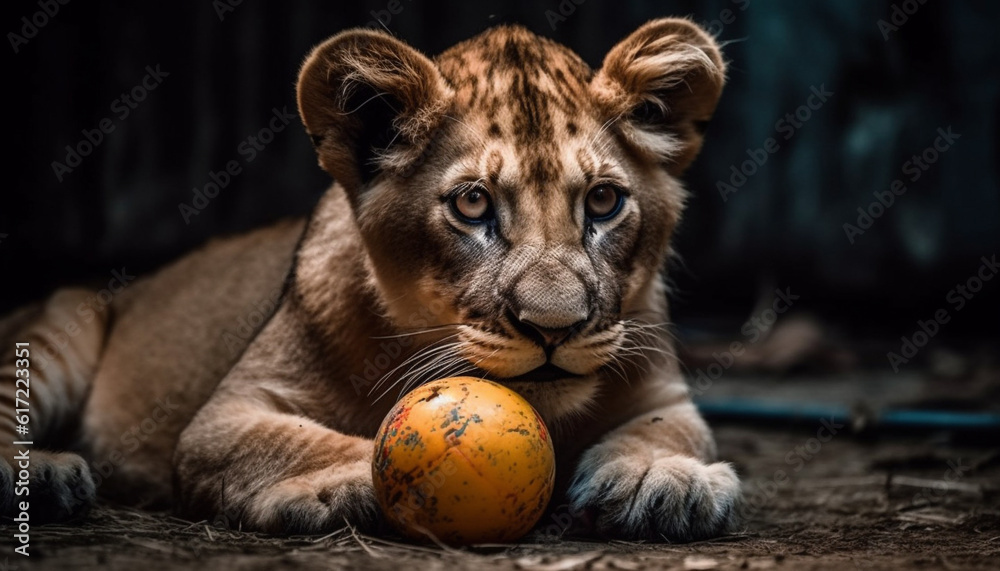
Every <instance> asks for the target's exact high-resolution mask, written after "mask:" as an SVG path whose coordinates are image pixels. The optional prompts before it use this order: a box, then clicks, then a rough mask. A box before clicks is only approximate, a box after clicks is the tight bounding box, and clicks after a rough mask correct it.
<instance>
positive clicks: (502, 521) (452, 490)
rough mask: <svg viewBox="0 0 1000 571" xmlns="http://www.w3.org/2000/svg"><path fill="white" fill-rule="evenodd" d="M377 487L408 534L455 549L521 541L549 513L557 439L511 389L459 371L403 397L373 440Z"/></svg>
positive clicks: (391, 517)
mask: <svg viewBox="0 0 1000 571" xmlns="http://www.w3.org/2000/svg"><path fill="white" fill-rule="evenodd" d="M372 476H373V479H374V482H375V492H376V495H377V496H378V500H379V503H380V504H381V506H382V510H383V511H384V512H385V514H386V517H387V518H388V520H389V521H390V522H391V523H392V524H393V526H394V527H396V528H397V529H398V530H399V531H400V532H401V533H403V534H404V535H407V536H410V537H413V538H425V537H426V532H430V533H431V534H433V536H434V537H435V538H437V539H439V540H441V541H444V542H446V543H450V544H454V545H462V544H471V543H494V542H508V541H514V540H516V539H518V538H520V537H521V536H522V535H524V534H525V533H527V532H528V531H529V530H530V529H531V528H532V527H533V526H534V525H535V523H536V522H537V521H538V518H540V517H541V515H542V513H543V512H544V511H545V507H546V506H547V504H548V502H549V499H550V498H551V497H552V487H553V485H554V482H555V453H554V451H553V449H552V440H551V438H550V437H549V433H548V430H547V429H546V428H545V424H544V423H543V422H542V419H541V418H540V417H539V416H538V413H537V412H535V409H533V408H532V407H531V405H530V404H528V402H527V401H526V400H524V398H522V397H521V396H520V395H518V394H517V393H515V392H514V391H512V390H510V389H508V388H507V387H504V386H502V385H499V384H497V383H493V382H490V381H486V380H483V379H477V378H473V377H453V378H448V379H440V380H437V381H433V382H431V383H427V384H426V385H423V386H421V387H419V388H417V389H414V390H413V391H412V392H410V393H409V394H407V395H405V396H404V397H403V398H402V399H401V400H400V401H399V402H398V403H396V406H394V407H393V409H392V410H391V411H390V412H389V414H388V415H387V416H386V418H385V420H384V421H383V422H382V426H381V428H380V429H379V432H378V435H377V436H376V437H375V456H374V460H373V462H372Z"/></svg>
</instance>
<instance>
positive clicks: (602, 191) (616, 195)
mask: <svg viewBox="0 0 1000 571" xmlns="http://www.w3.org/2000/svg"><path fill="white" fill-rule="evenodd" d="M624 202H625V193H623V192H622V191H621V189H619V188H617V187H615V186H613V185H610V184H602V185H598V186H595V187H594V188H592V189H590V192H588V193H587V200H586V203H585V206H584V209H585V211H586V213H587V218H590V219H591V220H594V221H598V222H600V221H603V220H610V219H611V218H614V217H615V216H616V215H617V214H618V213H619V212H621V209H622V204H624Z"/></svg>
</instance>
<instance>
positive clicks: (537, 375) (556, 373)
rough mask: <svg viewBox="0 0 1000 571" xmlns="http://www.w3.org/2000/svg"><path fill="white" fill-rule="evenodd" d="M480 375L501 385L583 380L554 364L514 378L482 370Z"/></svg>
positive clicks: (581, 376)
mask: <svg viewBox="0 0 1000 571" xmlns="http://www.w3.org/2000/svg"><path fill="white" fill-rule="evenodd" d="M479 374H480V375H482V377H483V378H485V379H489V380H491V381H497V382H501V383H545V382H552V381H559V380H563V379H580V378H583V375H578V374H576V373H571V372H569V371H567V370H566V369H563V368H561V367H557V366H556V365H553V364H552V363H545V364H544V365H541V366H539V367H536V368H534V369H532V370H530V371H528V372H527V373H521V374H520V375H516V376H513V377H500V376H498V375H494V374H490V373H487V372H486V371H482V370H480V371H479Z"/></svg>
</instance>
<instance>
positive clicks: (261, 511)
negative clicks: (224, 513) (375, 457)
mask: <svg viewBox="0 0 1000 571" xmlns="http://www.w3.org/2000/svg"><path fill="white" fill-rule="evenodd" d="M248 515H249V517H250V520H251V522H252V524H254V525H253V527H256V528H258V529H261V530H263V531H267V532H270V533H278V534H288V535H294V534H315V533H326V532H330V531H333V530H336V529H340V528H342V527H344V526H345V525H348V524H350V525H352V526H354V527H357V528H358V529H359V530H362V531H368V532H370V531H374V530H375V529H377V528H378V527H379V526H380V525H381V523H382V512H381V510H380V508H379V506H378V501H377V500H376V499H375V488H374V487H373V486H372V475H371V463H370V462H354V463H351V464H341V465H336V466H331V467H329V468H326V469H324V470H320V471H316V472H310V473H308V474H304V475H301V476H296V477H293V478H288V479H286V480H282V481H280V482H278V483H277V484H275V485H273V486H270V487H268V488H265V489H263V490H261V491H260V492H259V493H258V494H257V496H256V497H255V498H254V501H252V502H251V505H250V509H249V514H248Z"/></svg>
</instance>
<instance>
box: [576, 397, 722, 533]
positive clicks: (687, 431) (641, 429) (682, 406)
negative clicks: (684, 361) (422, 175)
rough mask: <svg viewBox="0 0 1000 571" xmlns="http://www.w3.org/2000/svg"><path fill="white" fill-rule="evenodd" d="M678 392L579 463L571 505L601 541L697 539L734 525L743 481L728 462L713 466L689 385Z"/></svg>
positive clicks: (710, 443)
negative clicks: (606, 538)
mask: <svg viewBox="0 0 1000 571" xmlns="http://www.w3.org/2000/svg"><path fill="white" fill-rule="evenodd" d="M673 387H674V388H675V390H673V393H674V395H675V396H674V397H673V398H670V397H668V396H663V397H661V398H660V400H659V402H661V403H662V404H661V406H659V407H654V409H653V410H651V411H649V412H645V413H644V414H641V415H639V416H636V417H634V418H632V419H631V420H629V421H628V422H626V423H625V424H623V425H622V426H620V427H618V428H616V429H615V430H613V431H611V432H609V433H608V434H607V435H605V436H604V437H603V438H602V439H601V440H600V441H599V442H598V443H597V444H596V445H594V446H593V447H592V448H590V449H589V450H587V451H586V452H585V453H584V454H583V456H582V457H581V459H580V462H579V465H578V466H577V469H576V473H575V475H574V479H573V483H572V484H571V485H570V488H569V490H568V495H569V500H570V505H571V506H572V508H573V511H574V512H576V513H578V514H582V515H584V517H585V518H587V519H588V520H589V521H590V523H591V524H592V525H593V527H594V529H595V531H597V532H598V533H599V534H601V535H604V536H614V537H621V538H627V539H648V540H657V541H663V540H664V539H667V540H671V541H693V540H697V539H705V538H709V537H713V536H717V535H719V534H721V533H724V532H726V531H727V530H729V529H730V528H731V527H732V525H733V524H734V521H735V516H736V505H737V502H738V500H739V497H740V484H739V479H738V478H737V476H736V473H735V472H734V471H733V469H732V468H731V467H730V466H729V465H728V464H725V463H721V462H715V463H713V460H714V456H715V444H714V442H713V440H712V435H711V433H710V432H709V429H708V426H707V425H706V424H705V422H704V421H703V420H702V418H701V416H700V415H699V414H698V411H697V410H696V409H695V407H694V405H693V404H692V403H691V401H690V400H689V399H688V397H687V396H686V394H684V389H683V386H681V385H680V384H679V383H677V384H674V385H673ZM669 392H670V391H664V395H666V394H669ZM637 402H641V401H637ZM654 402H655V401H654ZM646 410H649V409H648V408H647V409H646Z"/></svg>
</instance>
